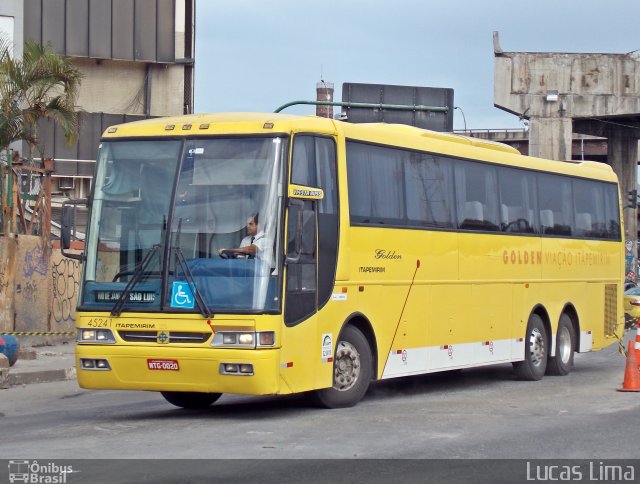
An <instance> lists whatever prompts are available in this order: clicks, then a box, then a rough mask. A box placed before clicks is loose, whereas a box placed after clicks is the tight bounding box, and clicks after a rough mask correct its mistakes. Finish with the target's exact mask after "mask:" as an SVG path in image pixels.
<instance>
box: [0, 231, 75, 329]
mask: <svg viewBox="0 0 640 484" xmlns="http://www.w3.org/2000/svg"><path fill="white" fill-rule="evenodd" d="M0 260H2V261H4V262H2V263H0V318H1V319H0V331H20V332H22V331H27V332H59V331H74V325H75V308H76V304H77V300H78V291H79V288H80V264H79V263H78V261H76V260H71V259H67V258H66V257H63V256H62V254H61V253H60V251H59V250H57V249H46V248H43V246H42V240H41V239H40V237H37V236H30V235H14V234H11V235H9V236H5V237H0Z"/></svg>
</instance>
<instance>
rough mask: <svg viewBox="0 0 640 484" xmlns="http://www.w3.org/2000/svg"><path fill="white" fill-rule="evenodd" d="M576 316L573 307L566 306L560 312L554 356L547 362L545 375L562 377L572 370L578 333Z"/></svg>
mask: <svg viewBox="0 0 640 484" xmlns="http://www.w3.org/2000/svg"><path fill="white" fill-rule="evenodd" d="M577 321H578V315H577V313H576V310H575V308H574V307H573V305H571V304H568V305H566V306H565V307H564V309H563V310H562V313H561V314H560V319H559V320H558V327H557V330H556V338H555V352H554V356H553V357H550V358H549V360H548V362H547V372H546V373H547V374H548V375H556V376H564V375H567V374H568V373H569V372H570V371H571V369H572V368H573V357H574V355H575V352H576V348H578V346H577V344H578V343H577V339H578V336H577V335H579V334H580V333H579V327H578V322H577Z"/></svg>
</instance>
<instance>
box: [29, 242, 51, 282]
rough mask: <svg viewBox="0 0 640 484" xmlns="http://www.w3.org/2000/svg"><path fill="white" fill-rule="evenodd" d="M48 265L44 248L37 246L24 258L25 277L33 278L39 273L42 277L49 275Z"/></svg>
mask: <svg viewBox="0 0 640 484" xmlns="http://www.w3.org/2000/svg"><path fill="white" fill-rule="evenodd" d="M47 270H48V264H47V258H46V257H45V254H44V251H43V250H42V247H41V246H39V245H36V246H35V247H34V248H33V249H31V250H29V251H27V252H26V253H25V256H24V276H25V277H31V276H33V274H35V273H38V274H40V275H42V276H46V275H47Z"/></svg>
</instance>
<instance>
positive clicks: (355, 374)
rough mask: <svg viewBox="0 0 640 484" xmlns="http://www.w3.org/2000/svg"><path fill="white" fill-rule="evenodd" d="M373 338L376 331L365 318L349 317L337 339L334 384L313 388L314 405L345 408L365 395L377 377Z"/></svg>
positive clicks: (310, 395) (312, 399)
mask: <svg viewBox="0 0 640 484" xmlns="http://www.w3.org/2000/svg"><path fill="white" fill-rule="evenodd" d="M367 334H368V335H367ZM371 337H373V332H372V330H371V328H370V324H369V323H368V321H367V320H366V318H361V317H353V318H351V319H348V320H347V322H346V323H345V324H344V325H343V326H342V329H341V330H340V333H339V334H338V337H337V338H336V343H335V350H334V358H333V385H332V386H331V387H329V388H322V389H319V390H314V391H312V392H311V393H310V394H309V397H310V398H311V401H312V402H313V403H314V404H316V405H318V406H320V407H324V408H345V407H352V406H353V405H355V404H356V403H358V402H359V401H360V400H361V399H362V398H363V397H364V395H365V394H366V392H367V390H368V388H369V384H370V383H371V380H373V379H374V366H373V362H374V361H375V358H374V354H375V352H374V347H373V346H372V345H371V340H370V338H371Z"/></svg>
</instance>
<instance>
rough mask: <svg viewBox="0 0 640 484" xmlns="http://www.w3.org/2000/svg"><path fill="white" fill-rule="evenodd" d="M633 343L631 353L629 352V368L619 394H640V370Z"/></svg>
mask: <svg viewBox="0 0 640 484" xmlns="http://www.w3.org/2000/svg"><path fill="white" fill-rule="evenodd" d="M634 346H635V344H634V342H633V341H629V351H627V366H626V367H625V370H624V382H622V388H618V391H619V392H640V368H639V367H638V359H637V358H636V351H635V348H634Z"/></svg>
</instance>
